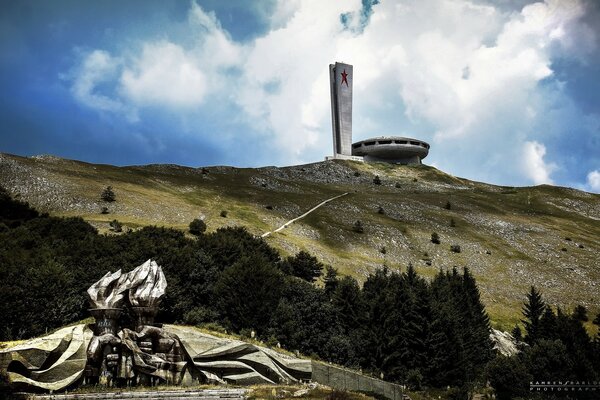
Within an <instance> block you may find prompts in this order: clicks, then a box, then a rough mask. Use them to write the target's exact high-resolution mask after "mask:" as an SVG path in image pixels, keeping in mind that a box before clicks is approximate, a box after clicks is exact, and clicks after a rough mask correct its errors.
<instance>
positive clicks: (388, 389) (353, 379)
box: [312, 361, 403, 400]
mask: <svg viewBox="0 0 600 400" xmlns="http://www.w3.org/2000/svg"><path fill="white" fill-rule="evenodd" d="M312 380H313V382H318V383H320V384H323V385H327V386H331V387H332V388H335V389H339V390H351V391H354V392H365V393H374V394H378V395H380V396H384V397H385V398H388V399H390V400H402V394H403V392H402V387H401V386H400V385H397V384H395V383H390V382H385V381H382V380H380V379H375V378H371V377H368V376H365V375H362V374H359V373H358V372H355V371H351V370H348V369H344V368H340V367H334V366H332V365H327V364H324V363H321V362H318V361H313V362H312Z"/></svg>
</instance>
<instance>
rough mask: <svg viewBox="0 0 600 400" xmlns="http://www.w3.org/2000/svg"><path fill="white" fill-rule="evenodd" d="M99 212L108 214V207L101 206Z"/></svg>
mask: <svg viewBox="0 0 600 400" xmlns="http://www.w3.org/2000/svg"><path fill="white" fill-rule="evenodd" d="M100 214H108V207H102V211H100Z"/></svg>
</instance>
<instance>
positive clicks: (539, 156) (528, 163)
mask: <svg viewBox="0 0 600 400" xmlns="http://www.w3.org/2000/svg"><path fill="white" fill-rule="evenodd" d="M545 155H546V147H545V146H544V145H543V144H541V143H538V142H535V141H533V142H525V144H524V146H523V156H522V157H523V158H522V166H523V172H524V174H525V175H526V176H527V177H528V178H529V179H531V180H532V181H533V183H534V184H536V185H541V184H543V183H547V184H553V183H554V182H553V181H552V178H550V174H551V173H552V171H554V170H556V169H557V166H556V164H553V163H546V161H544V156H545Z"/></svg>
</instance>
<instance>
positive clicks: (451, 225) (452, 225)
mask: <svg viewBox="0 0 600 400" xmlns="http://www.w3.org/2000/svg"><path fill="white" fill-rule="evenodd" d="M450 227H451V228H454V227H456V221H454V218H450Z"/></svg>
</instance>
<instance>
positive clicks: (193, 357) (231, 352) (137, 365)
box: [0, 260, 312, 391]
mask: <svg viewBox="0 0 600 400" xmlns="http://www.w3.org/2000/svg"><path fill="white" fill-rule="evenodd" d="M166 288H167V281H166V279H165V275H164V273H163V272H162V268H161V267H160V266H159V265H158V264H157V263H156V262H155V261H153V260H148V261H146V262H145V263H143V264H142V265H140V266H139V267H137V268H135V269H134V270H133V271H131V272H128V273H125V274H123V273H121V271H120V270H119V271H117V272H115V273H110V272H108V273H107V274H106V275H104V276H103V277H102V278H101V279H100V280H98V282H96V283H94V284H93V285H92V286H90V288H89V289H88V290H87V295H88V299H89V303H90V306H91V308H90V313H91V314H92V316H93V317H94V320H95V323H94V324H90V325H86V324H79V325H75V326H71V327H66V328H62V329H60V330H58V331H56V332H54V333H53V334H50V335H48V336H45V337H42V338H36V339H33V340H30V341H28V342H26V343H23V344H20V345H17V346H14V347H11V348H8V349H5V350H2V351H0V374H1V375H3V376H4V377H5V380H7V381H8V382H7V383H8V385H10V387H11V388H12V389H14V390H26V391H32V390H40V389H41V390H52V391H55V390H62V389H66V388H69V387H73V386H76V385H78V384H100V385H105V386H114V385H117V386H130V385H147V386H149V385H154V384H159V383H168V384H174V385H188V384H192V383H194V382H197V383H204V382H213V383H238V384H250V383H278V382H285V383H288V382H294V381H300V380H309V379H310V378H311V372H312V368H311V362H310V361H307V360H300V359H297V358H294V357H289V356H286V355H284V354H280V353H278V352H275V351H273V350H271V349H268V348H264V347H261V346H256V345H253V344H250V343H246V342H242V341H238V340H232V339H223V338H218V337H215V336H212V335H208V334H206V333H203V332H201V331H199V330H198V329H196V328H193V327H185V326H176V325H164V326H163V325H162V324H156V323H155V322H154V318H155V316H156V313H157V311H158V306H159V304H160V300H161V298H162V297H163V295H164V294H165V290H166ZM125 316H127V317H128V318H125Z"/></svg>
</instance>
